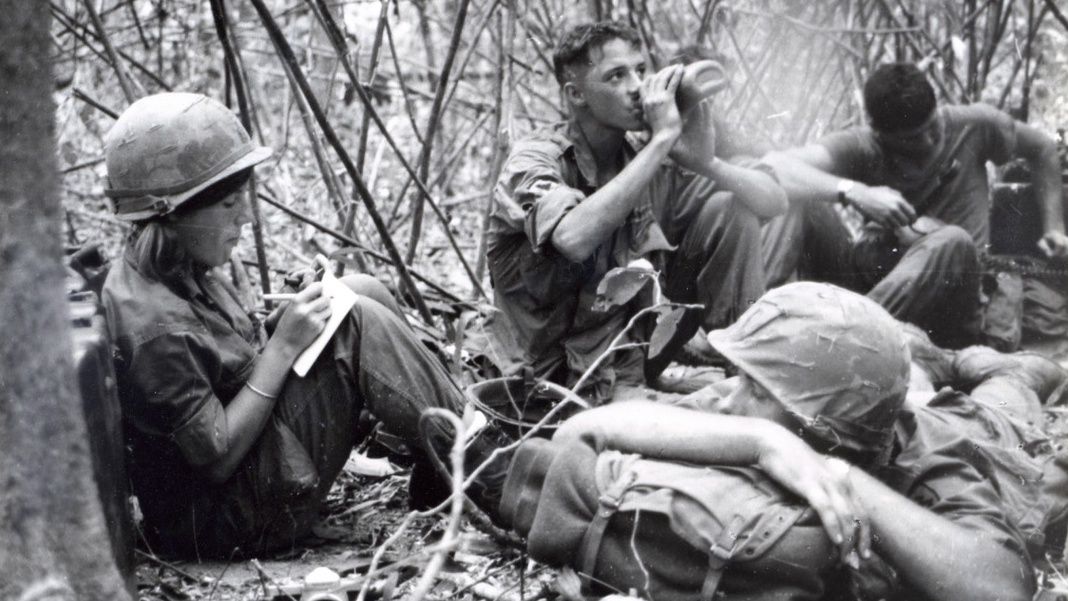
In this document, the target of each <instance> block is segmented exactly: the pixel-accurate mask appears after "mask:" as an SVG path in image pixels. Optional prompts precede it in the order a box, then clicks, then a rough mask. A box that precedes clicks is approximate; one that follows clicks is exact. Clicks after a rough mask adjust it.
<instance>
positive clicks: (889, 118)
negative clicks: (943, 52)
mask: <svg viewBox="0 0 1068 601" xmlns="http://www.w3.org/2000/svg"><path fill="white" fill-rule="evenodd" d="M936 103H937V101H936V99H935V93H934V88H932V87H931V83H930V82H928V81H927V76H925V75H924V74H923V71H920V69H919V68H918V67H917V66H916V65H914V64H912V63H885V64H882V65H879V66H878V67H877V68H876V69H875V71H874V72H873V73H872V74H871V76H870V77H868V81H866V82H865V83H864V107H865V108H866V109H867V111H868V119H869V120H870V123H871V126H872V129H875V130H877V131H880V132H884V133H895V132H899V131H905V130H909V129H915V128H917V127H919V126H921V125H923V124H924V123H925V122H926V121H927V119H928V118H929V117H930V116H931V113H932V112H934V110H935V105H936Z"/></svg>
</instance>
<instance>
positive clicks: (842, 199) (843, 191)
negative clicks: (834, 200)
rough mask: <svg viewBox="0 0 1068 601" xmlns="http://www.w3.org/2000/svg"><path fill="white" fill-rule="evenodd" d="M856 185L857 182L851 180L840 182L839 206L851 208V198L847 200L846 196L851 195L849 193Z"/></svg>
mask: <svg viewBox="0 0 1068 601" xmlns="http://www.w3.org/2000/svg"><path fill="white" fill-rule="evenodd" d="M856 185H857V182H855V181H853V180H851V179H842V180H838V204H840V205H842V206H843V207H848V206H849V198H847V197H846V195H847V194H849V191H850V190H852V189H853V186H856Z"/></svg>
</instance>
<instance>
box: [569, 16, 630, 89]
mask: <svg viewBox="0 0 1068 601" xmlns="http://www.w3.org/2000/svg"><path fill="white" fill-rule="evenodd" d="M612 40H623V41H625V42H629V43H630V44H631V45H632V46H634V47H635V48H637V47H640V46H641V38H640V37H638V32H637V31H635V30H634V29H632V28H631V27H630V26H628V25H624V24H623V23H619V22H616V21H598V22H596V23H583V24H582V25H576V26H574V27H572V28H571V29H569V30H568V31H567V33H565V34H564V37H563V38H561V39H560V42H559V43H558V44H557V45H556V49H555V50H553V73H554V74H555V75H556V81H557V83H559V84H560V85H564V83H566V82H567V81H569V80H570V79H571V77H572V75H571V74H570V73H569V71H570V70H571V69H570V68H571V67H575V66H580V65H581V66H588V65H589V64H590V50H592V49H594V48H600V47H601V46H604V45H605V44H607V43H608V42H610V41H612Z"/></svg>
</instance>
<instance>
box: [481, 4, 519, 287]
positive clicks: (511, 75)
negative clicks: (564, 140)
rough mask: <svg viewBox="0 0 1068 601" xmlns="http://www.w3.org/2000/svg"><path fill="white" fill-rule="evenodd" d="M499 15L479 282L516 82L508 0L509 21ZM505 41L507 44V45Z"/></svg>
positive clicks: (511, 12)
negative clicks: (494, 138)
mask: <svg viewBox="0 0 1068 601" xmlns="http://www.w3.org/2000/svg"><path fill="white" fill-rule="evenodd" d="M503 21H504V17H503V16H501V13H500V12H498V13H497V28H498V29H499V30H500V32H501V33H500V36H499V38H498V42H497V53H498V56H499V57H500V63H501V68H500V72H499V75H498V79H497V94H496V101H497V111H496V113H495V118H494V122H493V131H494V132H496V134H497V144H496V145H495V146H494V148H493V162H492V166H491V167H490V177H489V192H488V193H487V195H486V196H487V197H486V202H485V203H484V204H483V206H482V227H481V229H480V231H479V234H478V254H477V259H476V263H475V273H476V274H477V275H478V277H479V279H481V278H482V276H483V274H485V273H486V245H487V243H488V240H489V225H490V217H491V215H492V210H493V189H494V188H495V187H496V185H497V178H498V177H500V174H501V169H502V167H503V166H504V159H505V157H506V156H507V154H508V146H509V144H510V143H511V135H510V131H511V123H510V122H511V106H512V102H511V100H512V90H513V87H512V82H513V81H514V80H515V70H514V69H513V68H512V62H511V61H509V60H508V58H507V57H508V56H509V55H510V54H511V53H512V49H513V47H514V44H515V22H516V13H515V2H514V0H508V20H507V24H505V23H504V22H503ZM506 40H507V41H506Z"/></svg>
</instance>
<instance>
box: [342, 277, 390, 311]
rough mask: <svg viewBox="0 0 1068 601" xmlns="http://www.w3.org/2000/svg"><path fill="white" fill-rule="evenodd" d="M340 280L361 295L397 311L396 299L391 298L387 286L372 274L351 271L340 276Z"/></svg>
mask: <svg viewBox="0 0 1068 601" xmlns="http://www.w3.org/2000/svg"><path fill="white" fill-rule="evenodd" d="M341 281H342V282H343V283H344V284H345V285H346V286H348V287H349V288H350V289H351V290H352V291H353V292H355V293H356V294H358V295H360V296H361V297H364V298H368V299H371V300H373V301H375V302H377V303H378V304H380V305H382V306H384V307H386V308H387V309H390V310H391V311H393V312H395V313H396V312H399V310H400V309H399V308H398V307H397V301H395V300H394V299H393V295H392V294H390V292H389V288H386V287H385V285H383V284H382V282H379V281H378V280H377V279H375V278H374V277H373V276H370V275H367V274H365V273H353V274H349V275H346V276H342V278H341ZM357 302H359V301H357Z"/></svg>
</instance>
